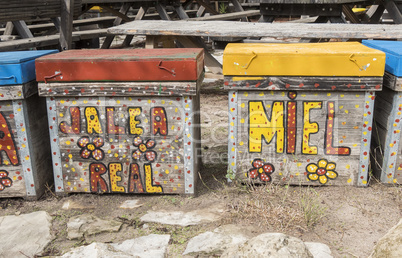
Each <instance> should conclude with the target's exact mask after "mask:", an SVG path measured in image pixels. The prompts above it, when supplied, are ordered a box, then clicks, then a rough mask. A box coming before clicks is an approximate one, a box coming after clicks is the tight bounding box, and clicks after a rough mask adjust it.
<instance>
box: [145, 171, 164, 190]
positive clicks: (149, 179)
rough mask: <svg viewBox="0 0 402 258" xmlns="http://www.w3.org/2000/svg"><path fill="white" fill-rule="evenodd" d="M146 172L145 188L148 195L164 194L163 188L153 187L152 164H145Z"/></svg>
mask: <svg viewBox="0 0 402 258" xmlns="http://www.w3.org/2000/svg"><path fill="white" fill-rule="evenodd" d="M144 170H145V187H146V189H147V192H148V193H162V192H163V191H162V186H160V185H153V184H152V183H153V179H152V167H151V164H144Z"/></svg>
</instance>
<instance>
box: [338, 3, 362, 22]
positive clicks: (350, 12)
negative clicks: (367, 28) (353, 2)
mask: <svg viewBox="0 0 402 258" xmlns="http://www.w3.org/2000/svg"><path fill="white" fill-rule="evenodd" d="M342 12H343V13H344V14H345V16H346V18H347V19H348V20H349V21H350V22H351V23H360V20H359V18H358V17H357V16H356V14H355V13H354V12H353V10H352V7H350V6H349V5H346V4H344V5H342Z"/></svg>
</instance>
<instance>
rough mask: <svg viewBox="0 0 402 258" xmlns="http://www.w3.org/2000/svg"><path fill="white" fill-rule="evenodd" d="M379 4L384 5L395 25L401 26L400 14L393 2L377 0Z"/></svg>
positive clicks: (401, 15)
mask: <svg viewBox="0 0 402 258" xmlns="http://www.w3.org/2000/svg"><path fill="white" fill-rule="evenodd" d="M379 2H380V3H382V4H383V5H384V7H385V9H387V11H388V13H389V15H391V17H392V19H393V20H394V22H395V23H397V24H402V14H401V11H400V10H399V8H398V6H397V5H396V3H395V1H389V0H388V1H387V0H379Z"/></svg>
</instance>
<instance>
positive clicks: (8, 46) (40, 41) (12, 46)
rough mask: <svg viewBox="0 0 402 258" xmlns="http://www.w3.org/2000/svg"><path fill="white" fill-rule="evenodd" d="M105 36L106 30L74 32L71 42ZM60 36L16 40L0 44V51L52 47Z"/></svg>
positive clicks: (57, 42) (58, 40)
mask: <svg viewBox="0 0 402 258" xmlns="http://www.w3.org/2000/svg"><path fill="white" fill-rule="evenodd" d="M106 35H107V29H98V30H86V31H74V32H73V35H72V40H73V41H79V40H82V39H90V38H98V37H103V36H106ZM59 42H60V36H59V35H58V34H56V35H51V36H41V37H34V38H28V39H17V40H11V41H6V42H0V51H15V50H24V49H30V48H32V47H44V46H54V45H57V44H59Z"/></svg>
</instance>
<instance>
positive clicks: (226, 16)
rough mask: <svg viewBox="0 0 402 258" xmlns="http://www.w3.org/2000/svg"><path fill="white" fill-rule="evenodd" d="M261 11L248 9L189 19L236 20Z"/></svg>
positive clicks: (255, 14) (258, 13)
mask: <svg viewBox="0 0 402 258" xmlns="http://www.w3.org/2000/svg"><path fill="white" fill-rule="evenodd" d="M258 15H260V12H259V11H258V10H248V11H242V12H235V13H224V14H217V15H211V16H204V17H197V18H190V19H188V20H189V21H223V20H235V19H240V18H242V17H248V16H258Z"/></svg>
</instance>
